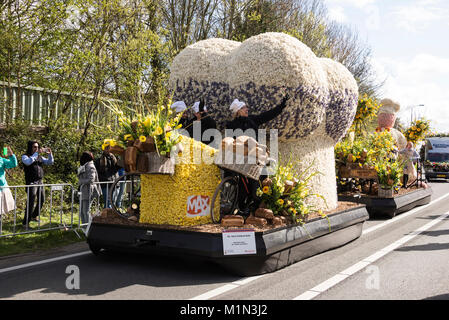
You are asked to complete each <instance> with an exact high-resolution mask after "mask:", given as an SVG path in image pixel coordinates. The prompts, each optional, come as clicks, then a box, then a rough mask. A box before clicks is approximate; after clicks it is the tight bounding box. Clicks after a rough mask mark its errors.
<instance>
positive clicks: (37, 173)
mask: <svg viewBox="0 0 449 320" xmlns="http://www.w3.org/2000/svg"><path fill="white" fill-rule="evenodd" d="M43 153H45V154H47V155H48V159H47V158H44V157H43V156H42V155H41V154H43ZM22 162H23V164H24V167H23V169H24V171H25V184H26V185H31V187H27V205H26V209H25V216H24V218H23V221H22V224H23V225H24V226H26V227H27V228H28V225H29V223H30V221H31V220H34V221H39V219H38V217H39V215H40V213H41V209H42V206H43V204H44V202H45V190H44V187H43V186H35V187H33V186H32V185H41V184H42V179H43V178H44V169H43V168H42V167H43V165H52V164H53V163H54V160H53V154H52V152H51V149H50V148H41V146H40V144H39V142H37V141H33V140H31V141H28V146H27V151H26V154H24V155H22ZM36 197H37V199H38V201H37V204H36V207H35V206H34V202H35V199H36Z"/></svg>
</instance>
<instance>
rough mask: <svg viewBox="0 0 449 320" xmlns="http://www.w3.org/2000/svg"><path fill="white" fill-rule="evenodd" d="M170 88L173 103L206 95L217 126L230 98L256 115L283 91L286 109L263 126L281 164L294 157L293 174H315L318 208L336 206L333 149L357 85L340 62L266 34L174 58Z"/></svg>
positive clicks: (352, 109) (205, 44)
mask: <svg viewBox="0 0 449 320" xmlns="http://www.w3.org/2000/svg"><path fill="white" fill-rule="evenodd" d="M170 87H171V89H172V90H173V92H174V97H173V98H174V100H183V101H185V102H186V103H187V105H192V104H193V103H194V102H195V101H197V100H199V99H200V98H204V99H205V101H206V104H207V106H208V111H209V114H211V115H212V116H213V117H214V119H215V120H216V121H217V124H218V127H219V128H220V129H223V126H224V124H225V122H226V120H229V119H230V118H231V112H230V111H229V106H230V104H231V103H232V101H233V100H234V99H239V100H240V101H243V102H245V103H246V104H247V106H248V107H249V110H250V113H252V114H258V113H260V112H263V111H266V110H269V109H271V108H273V107H274V106H276V105H278V104H279V103H280V102H281V100H282V98H283V97H284V95H285V94H286V93H288V95H289V96H290V99H289V100H288V103H287V107H286V109H284V111H283V112H282V113H281V114H280V115H279V116H278V117H276V118H275V119H273V120H272V121H270V122H268V123H267V124H265V125H264V127H265V128H267V129H277V130H278V136H279V154H280V156H281V159H289V158H290V155H291V156H292V159H298V160H299V164H298V166H299V168H298V170H300V171H302V170H305V169H306V168H308V167H309V166H310V165H312V168H313V169H312V170H314V171H319V172H320V173H321V174H319V175H316V176H315V177H314V178H313V179H314V180H313V181H312V183H311V185H312V190H313V192H315V193H318V194H321V195H322V196H323V197H324V198H325V199H326V204H324V203H316V205H317V206H318V207H320V208H322V209H334V208H336V207H337V191H336V177H335V159H334V146H335V144H336V143H337V142H338V141H339V140H340V139H341V138H342V137H343V136H344V135H345V134H346V132H347V130H348V129H349V127H350V126H351V124H352V121H353V119H354V116H355V113H356V109H357V99H358V87H357V83H356V81H355V79H354V77H353V76H352V74H351V73H350V72H349V71H348V70H347V69H346V68H345V67H344V66H343V65H342V64H340V63H337V62H335V61H333V60H331V59H326V58H318V57H316V55H315V54H314V53H313V52H312V51H311V50H310V48H308V47H307V46H306V45H304V44H303V43H302V42H300V41H299V40H297V39H296V38H294V37H291V36H289V35H287V34H283V33H264V34H260V35H257V36H254V37H251V38H249V39H247V40H246V41H244V42H243V43H240V42H236V41H230V40H225V39H217V38H214V39H208V40H203V41H199V42H197V43H195V44H193V45H190V46H188V47H187V48H185V49H184V50H183V51H181V52H180V53H179V54H178V55H177V56H176V57H175V59H174V60H173V63H172V66H171V75H170Z"/></svg>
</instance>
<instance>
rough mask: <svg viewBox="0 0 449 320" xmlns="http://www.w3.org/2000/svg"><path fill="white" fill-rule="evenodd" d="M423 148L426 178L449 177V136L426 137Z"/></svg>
mask: <svg viewBox="0 0 449 320" xmlns="http://www.w3.org/2000/svg"><path fill="white" fill-rule="evenodd" d="M424 148H425V154H424V170H425V174H426V179H427V180H428V181H430V180H431V179H446V180H447V179H449V137H440V138H437V137H435V138H427V139H426V143H425V145H424Z"/></svg>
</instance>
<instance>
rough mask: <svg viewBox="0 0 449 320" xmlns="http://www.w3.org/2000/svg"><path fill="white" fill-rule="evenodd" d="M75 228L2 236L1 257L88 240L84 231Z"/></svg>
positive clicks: (0, 244)
mask: <svg viewBox="0 0 449 320" xmlns="http://www.w3.org/2000/svg"><path fill="white" fill-rule="evenodd" d="M77 232H78V235H79V236H80V237H81V238H79V237H78V235H77V234H76V233H75V232H74V231H73V230H67V231H66V230H51V231H43V232H38V233H28V234H19V235H15V236H13V237H6V238H0V257H5V256H10V255H15V254H21V253H30V252H36V251H41V250H48V249H53V248H58V247H62V246H65V245H68V244H72V243H76V242H83V241H86V237H85V235H84V233H83V232H82V231H81V232H80V231H77Z"/></svg>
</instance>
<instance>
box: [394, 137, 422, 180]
mask: <svg viewBox="0 0 449 320" xmlns="http://www.w3.org/2000/svg"><path fill="white" fill-rule="evenodd" d="M399 154H400V155H401V156H402V158H403V159H404V162H405V164H404V176H403V185H404V188H407V183H408V181H409V180H411V181H412V183H413V182H414V181H416V179H417V178H418V174H417V172H416V169H415V164H414V161H417V160H419V154H418V152H416V150H415V149H414V148H413V143H412V142H410V141H409V142H407V145H406V146H405V149H402V150H401V151H399Z"/></svg>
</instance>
